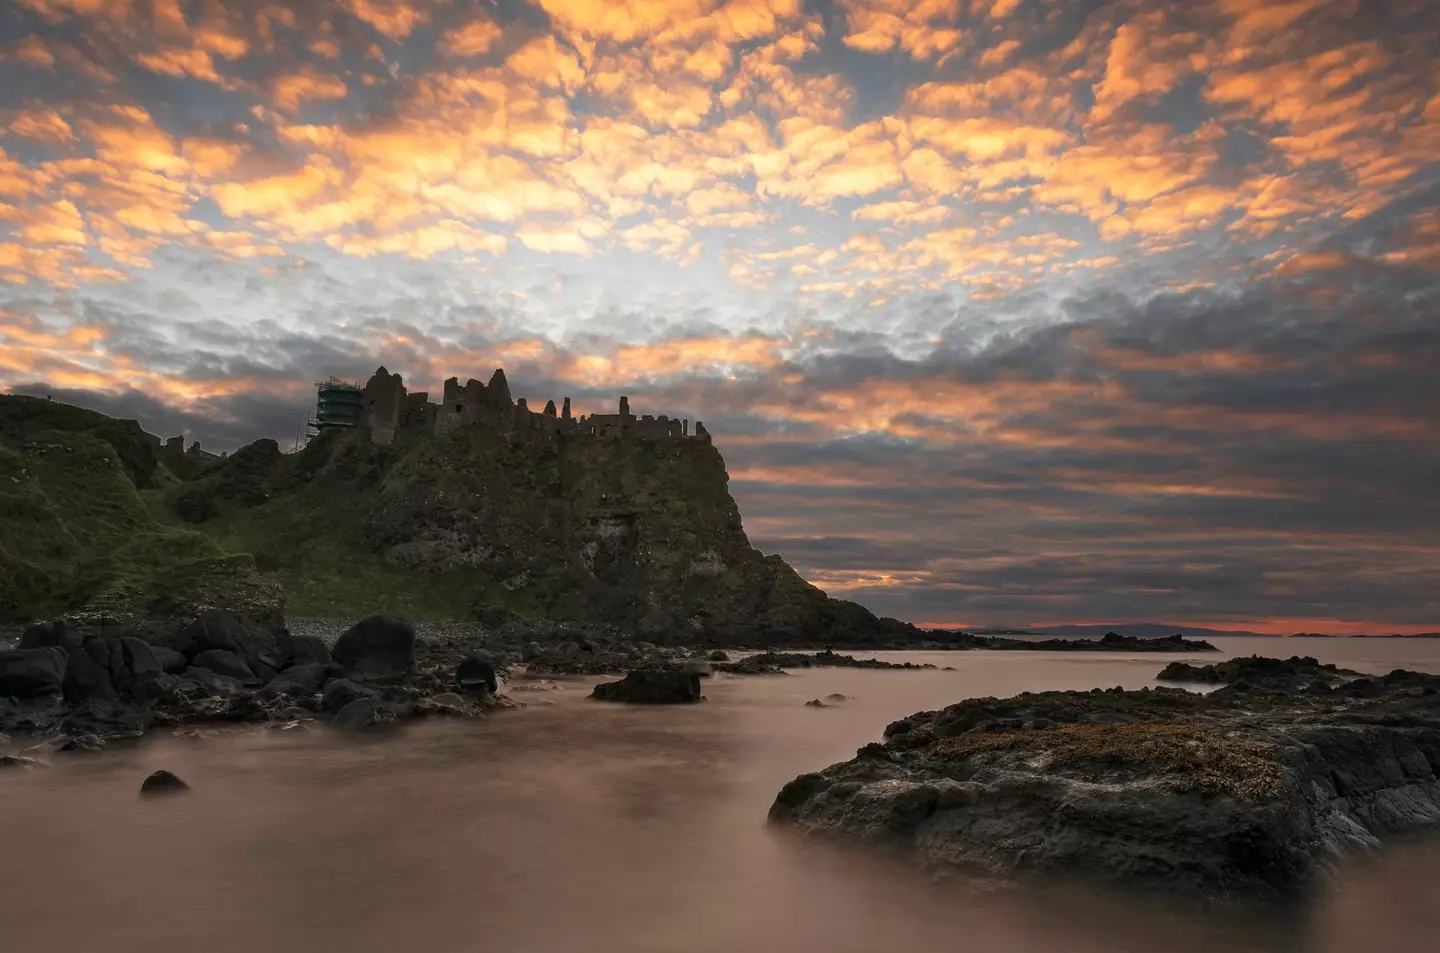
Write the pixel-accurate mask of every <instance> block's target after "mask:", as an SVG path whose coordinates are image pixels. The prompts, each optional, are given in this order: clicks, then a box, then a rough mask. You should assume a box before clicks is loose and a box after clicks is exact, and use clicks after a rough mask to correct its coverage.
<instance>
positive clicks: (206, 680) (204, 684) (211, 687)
mask: <svg viewBox="0 0 1440 953" xmlns="http://www.w3.org/2000/svg"><path fill="white" fill-rule="evenodd" d="M186 683H189V684H190V685H191V686H192V687H193V688H195V689H198V690H200V691H203V692H204V693H205V694H207V695H220V696H229V695H234V694H235V693H236V692H238V691H240V690H241V689H243V688H244V687H245V686H244V684H242V683H241V681H240V680H239V679H238V678H231V677H230V676H229V675H221V674H220V673H219V672H212V671H211V670H210V669H208V668H199V667H197V666H193V665H192V666H191V667H190V668H187V669H186V670H185V674H184V675H182V676H181V687H184V685H185V684H186Z"/></svg>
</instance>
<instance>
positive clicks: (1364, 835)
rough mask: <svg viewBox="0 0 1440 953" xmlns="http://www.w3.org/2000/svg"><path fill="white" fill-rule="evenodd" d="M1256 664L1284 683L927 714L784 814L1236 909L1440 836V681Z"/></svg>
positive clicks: (868, 749) (920, 853)
mask: <svg viewBox="0 0 1440 953" xmlns="http://www.w3.org/2000/svg"><path fill="white" fill-rule="evenodd" d="M1244 661H1247V662H1249V663H1250V665H1249V669H1250V670H1252V671H1253V670H1264V669H1266V668H1270V669H1276V668H1280V669H1285V670H1286V677H1285V678H1284V679H1283V680H1277V679H1275V678H1273V677H1260V678H1257V677H1255V676H1254V675H1253V674H1248V675H1242V677H1241V678H1240V679H1239V680H1238V681H1235V682H1233V683H1232V684H1230V685H1227V686H1226V687H1224V688H1221V689H1219V690H1217V691H1215V692H1213V693H1211V694H1209V695H1200V694H1195V693H1190V692H1186V691H1183V690H1181V689H1159V690H1156V691H1150V690H1143V691H1130V692H1126V691H1121V690H1119V689H1114V690H1110V691H1102V690H1100V689H1096V690H1094V691H1090V692H1045V693H1040V694H1026V695H1018V696H1016V697H1014V698H1009V699H994V698H980V699H971V700H968V701H963V702H960V703H958V704H955V705H952V706H950V707H949V708H946V709H944V710H942V711H930V712H920V713H917V714H915V715H911V716H910V717H908V718H904V719H901V720H900V721H897V722H895V723H893V724H891V725H890V726H889V727H887V728H886V729H885V741H884V743H875V744H870V745H866V746H865V747H864V748H862V749H860V751H859V752H857V754H856V757H855V758H854V759H852V760H850V761H847V762H843V763H841V764H836V765H832V766H830V767H828V768H825V769H824V770H823V771H819V772H816V773H812V774H805V775H801V776H800V777H798V778H796V779H795V780H794V781H791V782H790V783H789V784H787V785H786V786H785V787H784V789H783V790H781V792H780V794H779V795H778V797H777V798H776V800H775V803H774V806H773V807H772V808H771V811H770V817H771V820H772V821H774V822H776V823H780V824H784V825H787V826H791V827H794V828H796V829H799V830H800V831H802V832H805V833H808V834H814V835H819V836H824V837H827V838H833V839H838V840H844V841H851V842H858V843H864V844H867V845H872V846H876V847H881V848H883V849H887V850H892V851H896V852H898V853H900V854H902V855H905V856H908V857H910V858H911V859H913V860H915V861H917V862H919V863H920V864H922V865H924V866H928V867H932V868H936V869H940V870H948V871H953V872H956V873H960V874H962V875H979V876H981V877H987V878H999V879H1001V880H1010V879H1022V878H1025V879H1034V878H1039V879H1065V880H1081V881H1087V882H1092V883H1099V884H1105V885H1111V886H1117V887H1120V888H1122V889H1124V890H1127V891H1155V892H1163V893H1170V894H1174V895H1177V896H1178V897H1181V898H1183V899H1185V900H1187V901H1199V902H1201V903H1218V904H1226V905H1228V904H1238V903H1251V902H1256V901H1264V900H1267V899H1276V898H1282V897H1287V896H1294V895H1297V894H1299V893H1302V892H1304V891H1305V890H1307V889H1308V888H1310V887H1313V886H1315V885H1317V884H1318V883H1320V882H1321V881H1322V880H1323V879H1324V876H1325V874H1326V871H1327V870H1328V869H1329V867H1330V865H1331V863H1332V862H1333V861H1334V860H1335V859H1337V858H1339V857H1341V856H1344V855H1345V854H1349V853H1354V852H1357V851H1365V850H1368V849H1370V848H1373V847H1376V846H1378V845H1380V844H1381V843H1382V842H1383V841H1385V840H1386V839H1389V838H1392V837H1395V836H1398V835H1402V834H1406V833H1410V832H1415V831H1421V830H1433V829H1434V828H1436V827H1437V826H1440V677H1436V676H1433V675H1425V674H1420V673H1415V672H1403V671H1396V672H1392V673H1391V674H1390V675H1387V676H1384V677H1383V678H1363V677H1358V676H1357V673H1354V672H1343V671H1337V670H1335V669H1334V667H1333V666H1317V665H1315V664H1314V660H1313V659H1292V660H1290V662H1289V663H1285V662H1276V661H1275V660H1268V659H1261V660H1244ZM1307 663H1308V664H1307ZM1192 668H1193V667H1192Z"/></svg>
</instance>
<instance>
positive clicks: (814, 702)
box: [805, 698, 830, 708]
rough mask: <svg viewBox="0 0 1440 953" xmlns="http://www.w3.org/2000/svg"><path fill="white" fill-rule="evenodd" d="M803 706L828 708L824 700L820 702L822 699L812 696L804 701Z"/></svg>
mask: <svg viewBox="0 0 1440 953" xmlns="http://www.w3.org/2000/svg"><path fill="white" fill-rule="evenodd" d="M805 707H806V708H829V707H830V706H829V705H827V704H825V703H824V702H822V701H821V700H820V699H818V698H812V699H810V700H809V701H808V702H806V703H805Z"/></svg>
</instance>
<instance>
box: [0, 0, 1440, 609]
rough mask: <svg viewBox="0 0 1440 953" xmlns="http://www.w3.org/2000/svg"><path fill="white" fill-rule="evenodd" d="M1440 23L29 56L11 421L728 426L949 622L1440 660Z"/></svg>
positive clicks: (62, 44) (848, 583)
mask: <svg viewBox="0 0 1440 953" xmlns="http://www.w3.org/2000/svg"><path fill="white" fill-rule="evenodd" d="M1437 49H1440V16H1437V15H1436V13H1435V12H1434V11H1433V9H1432V8H1431V5H1429V4H1426V3H1424V2H1419V0H1415V2H1410V0H1399V2H1395V3H1388V4H1384V5H1366V4H1350V3H1328V2H1317V0H1292V2H1287V3H1283V4H1253V3H1245V2H1239V0H1209V2H1200V3H1174V2H1171V3H1165V2H1160V0H1141V2H1125V3H1118V2H1117V3H1106V2H1097V3H1087V4H1068V3H1059V2H1052V0H938V2H935V3H926V4H923V5H915V4H907V3H898V2H891V0H841V2H838V3H811V2H802V0H762V2H759V3H756V2H753V0H746V2H740V0H731V2H720V0H695V2H693V3H688V4H658V5H657V4H652V3H631V2H627V0H603V2H591V0H587V2H584V3H581V2H570V0H536V2H534V3H530V4H526V3H515V4H502V5H498V6H492V5H489V4H478V3H468V2H459V0H454V2H451V0H343V2H340V0H337V2H316V3H313V4H304V5H295V6H292V7H284V6H281V7H277V6H275V5H273V4H268V3H258V2H257V3H251V2H240V0H237V2H223V3H222V2H213V3H207V4H204V5H194V4H184V3H179V2H175V0H155V2H151V3H143V4H142V3H130V2H117V3H107V4H96V3H79V2H74V0H20V2H18V3H16V4H12V5H10V6H9V7H8V8H6V10H5V11H4V12H3V13H0V123H3V129H4V136H3V138H0V387H4V388H6V389H9V390H13V391H19V392H27V393H48V394H52V395H53V396H55V397H57V398H58V399H64V400H71V401H74V402H76V403H82V404H86V405H88V406H93V407H96V408H98V409H101V410H104V411H106V412H110V413H117V414H122V415H128V416H134V417H138V418H139V419H141V420H142V421H144V422H145V423H146V424H147V426H149V427H150V429H152V430H155V431H158V432H161V433H165V434H169V433H174V432H180V431H184V432H185V433H187V434H188V435H190V436H191V437H194V438H197V439H200V440H201V441H202V443H204V444H205V445H207V446H210V447H213V448H216V449H227V448H233V447H235V446H238V445H240V444H242V443H244V442H246V441H248V440H250V439H253V438H255V437H259V436H271V437H274V438H276V439H278V440H280V441H281V442H282V444H283V443H288V441H289V440H291V439H293V434H294V431H295V424H296V423H297V422H298V421H299V420H300V419H301V417H302V416H303V415H304V413H305V411H306V409H307V404H308V403H309V401H310V400H311V397H312V394H311V382H312V381H313V380H315V379H316V378H318V377H323V376H325V375H327V374H332V373H334V374H340V375H342V376H349V377H357V376H361V375H365V374H368V373H369V372H370V371H371V370H373V369H374V367H375V366H376V365H378V364H381V363H383V364H385V365H386V366H387V367H389V368H391V369H392V370H399V371H400V372H402V373H403V374H405V376H406V378H407V380H408V381H409V382H410V383H411V384H412V386H416V387H420V388H425V387H428V388H430V389H434V388H436V387H438V385H439V383H440V381H441V380H442V379H443V378H445V377H448V376H451V375H452V374H458V375H461V376H462V377H463V376H466V375H473V376H484V375H486V374H488V372H489V370H490V369H491V368H493V367H496V366H501V365H503V366H504V367H505V368H506V370H507V373H508V374H509V376H510V379H511V380H512V382H514V385H515V386H516V387H517V389H518V391H519V392H521V393H524V394H525V395H526V396H532V397H536V398H544V397H551V396H555V397H559V396H562V395H565V394H569V395H571V396H572V397H574V398H575V399H576V402H577V404H578V405H579V407H580V408H581V409H582V410H593V409H598V408H599V407H600V406H602V405H609V404H610V403H611V402H612V401H613V400H614V398H615V396H616V395H617V394H619V393H621V392H624V393H627V394H629V395H630V397H631V399H632V401H633V402H634V403H635V404H636V405H637V407H640V408H641V409H650V410H663V411H667V412H672V413H677V414H682V415H685V416H689V417H691V418H692V419H694V418H697V417H698V418H702V419H704V420H705V421H706V423H707V426H709V427H710V429H711V430H712V432H714V433H716V435H717V440H718V442H719V444H720V446H721V448H722V450H723V451H724V452H725V454H726V459H727V461H728V463H729V467H730V472H731V477H732V484H733V487H734V490H735V492H736V495H737V497H738V498H739V501H740V504H741V507H742V509H743V511H744V512H745V514H746V520H747V527H748V529H749V530H750V532H751V535H752V537H753V538H755V539H756V541H757V542H758V543H759V544H760V545H761V546H762V547H763V548H766V549H769V550H775V551H779V552H781V553H783V554H784V555H786V557H787V558H789V559H790V560H791V561H792V562H794V563H795V564H796V565H797V567H798V568H800V569H801V570H802V572H804V573H805V574H806V575H807V576H808V577H809V578H811V579H812V580H814V581H816V582H817V583H818V584H820V585H822V586H823V587H825V588H827V589H829V590H831V591H834V592H836V593H843V594H845V595H846V596H848V597H851V598H856V599H859V600H861V601H863V602H865V603H866V604H868V605H870V606H872V607H873V608H875V609H877V610H879V611H882V612H886V613H889V614H894V615H898V616H901V617H903V618H908V619H912V620H915V621H920V622H934V623H966V624H995V623H1042V622H1047V621H1053V622H1071V621H1074V622H1085V621H1103V622H1119V621H1126V620H1150V619H1165V620H1171V621H1174V622H1177V623H1180V622H1184V623H1190V624H1205V623H1216V624H1223V625H1228V626H1232V627H1252V628H1263V629H1267V630H1273V631H1294V630H1297V629H1330V630H1337V631H1344V630H1356V631H1358V630H1370V631H1375V630H1390V629H1399V630H1418V629H1425V628H1436V627H1440V626H1437V623H1440V596H1437V595H1436V593H1437V591H1440V504H1437V503H1436V502H1435V496H1434V492H1433V487H1434V486H1435V485H1436V480H1437V477H1440V450H1437V446H1440V444H1437V436H1440V434H1437V429H1440V384H1437V382H1436V380H1435V378H1436V376H1437V375H1436V374H1435V372H1434V371H1435V368H1436V367H1440V318H1437V317H1436V315H1437V300H1436V294H1437V292H1436V282H1435V279H1434V275H1435V269H1436V266H1437V265H1440V203H1437V202H1436V197H1437V193H1436V186H1437V176H1436V172H1437V164H1436V162H1435V161H1434V158H1433V157H1434V156H1436V155H1440V86H1437V79H1436V77H1437V75H1440V70H1437V69H1436V66H1437V62H1440V53H1437Z"/></svg>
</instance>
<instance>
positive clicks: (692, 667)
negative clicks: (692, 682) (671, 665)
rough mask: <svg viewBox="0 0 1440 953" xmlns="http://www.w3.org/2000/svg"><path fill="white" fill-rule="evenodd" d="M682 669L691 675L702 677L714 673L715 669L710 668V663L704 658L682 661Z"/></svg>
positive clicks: (707, 676)
mask: <svg viewBox="0 0 1440 953" xmlns="http://www.w3.org/2000/svg"><path fill="white" fill-rule="evenodd" d="M680 671H682V672H686V673H688V674H690V675H699V676H700V677H701V678H709V677H710V676H711V675H712V674H714V670H713V669H711V668H710V663H709V662H707V661H705V660H704V659H686V660H685V661H683V662H681V663H680Z"/></svg>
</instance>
